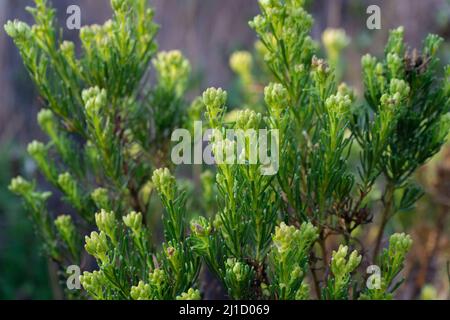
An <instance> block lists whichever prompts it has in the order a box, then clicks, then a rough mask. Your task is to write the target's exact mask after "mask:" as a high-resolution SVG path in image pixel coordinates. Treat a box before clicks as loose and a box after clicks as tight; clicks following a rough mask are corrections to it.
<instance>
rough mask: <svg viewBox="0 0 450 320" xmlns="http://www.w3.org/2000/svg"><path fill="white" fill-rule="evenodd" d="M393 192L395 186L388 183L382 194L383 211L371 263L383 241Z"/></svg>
mask: <svg viewBox="0 0 450 320" xmlns="http://www.w3.org/2000/svg"><path fill="white" fill-rule="evenodd" d="M394 192H395V185H394V184H393V183H390V182H388V185H387V187H386V191H385V194H384V200H385V202H384V210H383V212H382V217H381V224H380V229H379V230H378V235H377V238H376V240H375V249H374V250H373V256H372V261H375V260H376V258H377V256H378V253H379V251H380V247H381V240H382V239H383V234H384V229H385V228H386V225H387V223H388V221H389V218H390V217H391V214H392V209H393V202H394Z"/></svg>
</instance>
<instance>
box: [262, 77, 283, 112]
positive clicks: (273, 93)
mask: <svg viewBox="0 0 450 320" xmlns="http://www.w3.org/2000/svg"><path fill="white" fill-rule="evenodd" d="M264 100H265V101H266V104H267V105H268V107H269V110H270V112H271V113H272V114H273V116H275V117H276V118H279V117H280V116H281V115H282V113H283V112H284V111H285V110H286V109H287V108H288V107H289V95H288V91H287V90H286V88H285V87H283V85H281V84H279V83H271V84H269V85H268V86H267V87H266V88H265V89H264Z"/></svg>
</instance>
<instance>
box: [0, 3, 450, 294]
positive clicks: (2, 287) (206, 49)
mask: <svg viewBox="0 0 450 320" xmlns="http://www.w3.org/2000/svg"><path fill="white" fill-rule="evenodd" d="M52 2H53V5H54V6H55V7H56V8H57V9H58V17H59V21H60V22H62V24H63V25H65V19H66V17H67V15H66V9H67V7H68V6H69V5H71V4H77V5H79V6H80V8H81V13H82V24H83V25H85V24H92V23H102V22H104V21H105V20H106V19H108V18H109V17H110V14H111V11H110V6H109V0H95V1H94V0H53V1H52ZM150 2H151V4H152V6H153V7H154V8H155V11H156V21H157V22H158V23H159V24H160V26H161V30H160V32H159V36H158V43H159V47H160V49H162V50H169V49H180V50H181V51H182V52H183V53H184V54H185V55H186V56H187V57H188V58H189V60H190V61H191V63H192V67H193V71H194V75H193V77H192V85H191V88H192V89H191V92H190V95H191V96H192V97H194V96H195V95H197V94H199V93H200V92H201V91H202V90H203V89H205V88H206V87H209V86H221V87H224V88H227V89H228V90H230V91H231V96H232V97H233V88H235V87H236V86H235V82H236V81H237V80H236V76H235V75H234V74H233V73H232V71H231V69H230V67H229V57H230V55H231V54H232V53H233V52H234V51H236V50H250V51H251V50H252V49H253V45H254V42H255V40H256V37H255V34H254V32H253V31H252V30H251V29H250V28H249V27H248V23H247V22H248V21H249V20H250V19H251V18H252V17H253V16H255V15H256V14H257V13H258V5H257V1H256V0H226V1H223V0H151V1H150ZM309 2H310V4H309V11H310V12H312V14H313V16H314V18H315V21H316V23H315V27H314V30H313V37H314V38H316V39H318V40H320V36H321V34H322V32H323V30H324V29H326V28H328V27H339V28H343V29H345V31H346V32H347V34H348V35H349V36H350V37H351V39H352V42H351V45H350V46H349V47H348V48H347V49H346V51H345V57H344V60H343V63H345V67H344V68H343V69H345V70H346V72H345V74H344V79H345V81H346V82H347V83H349V84H351V85H353V86H355V87H356V88H357V89H361V76H360V73H361V72H360V59H361V56H362V55H363V54H364V53H367V52H369V53H372V54H375V55H379V54H381V53H382V52H383V49H384V44H385V41H386V38H387V33H388V31H389V29H391V28H394V27H397V26H399V25H403V26H404V27H405V34H406V40H407V42H408V43H409V45H410V47H411V48H415V47H420V44H421V41H422V39H423V38H424V37H425V36H426V34H427V33H430V32H432V33H437V34H439V35H441V36H442V37H443V38H444V39H445V40H446V41H445V45H444V48H443V50H442V53H441V55H442V60H443V62H445V63H448V62H450V44H449V41H448V40H449V38H450V0H426V1H425V0H382V1H381V0H367V1H366V0H310V1H309ZM371 4H376V5H379V6H380V8H381V14H382V16H381V18H382V29H381V30H374V31H371V30H368V29H367V28H366V19H367V17H368V15H367V14H366V8H367V7H368V6H369V5H371ZM28 5H32V1H31V0H0V25H1V26H3V25H4V24H5V23H6V21H8V20H9V19H15V18H19V19H21V20H24V21H27V22H29V23H31V22H32V21H31V17H30V15H29V14H28V13H26V11H25V10H24V8H25V7H26V6H28ZM77 36H78V32H77V31H69V30H65V37H67V38H69V39H71V40H76V38H77ZM232 101H233V100H232ZM235 101H236V103H237V101H239V99H235ZM39 108H40V102H39V100H38V97H37V94H36V91H35V90H34V87H33V85H32V83H31V81H30V79H29V78H28V75H27V73H26V70H25V68H24V67H23V65H22V63H21V59H20V57H19V54H18V51H17V50H16V48H15V47H14V44H13V43H12V41H11V40H10V39H9V38H7V36H6V34H5V32H4V30H3V27H2V28H1V29H0V299H51V298H58V297H59V294H60V293H59V290H58V284H57V283H56V281H57V280H56V277H55V276H54V274H55V272H54V270H52V267H51V264H48V263H47V261H46V259H45V258H44V257H43V256H42V255H41V254H40V248H39V244H38V243H36V239H35V237H34V234H33V228H32V225H31V224H30V222H29V220H28V219H27V215H26V213H25V212H24V210H23V209H22V207H21V203H20V201H19V200H18V199H17V198H16V197H14V196H13V195H12V194H10V193H9V191H8V189H7V186H8V184H9V181H10V179H11V178H12V177H14V176H16V175H18V174H19V173H20V174H24V173H25V174H26V175H28V176H29V177H35V178H36V179H38V180H39V179H40V178H39V176H37V174H36V173H35V167H34V165H33V163H32V162H31V160H30V159H28V158H27V156H26V153H25V149H26V145H27V144H28V142H30V141H31V140H33V139H44V136H43V134H42V133H41V132H40V131H39V129H38V127H37V124H36V114H37V111H38V110H39ZM416 179H417V181H418V182H419V183H420V184H422V186H423V187H424V189H425V190H426V196H425V197H424V198H423V199H422V200H421V201H420V202H419V204H418V206H417V208H416V209H415V212H405V213H401V214H399V215H398V216H397V217H396V219H394V221H393V223H392V224H391V226H390V228H392V229H395V230H396V231H407V232H409V233H411V234H412V235H413V237H414V240H415V241H414V248H413V252H412V254H411V255H410V260H409V261H408V265H407V268H406V271H405V272H406V276H407V283H406V285H405V286H404V287H403V288H402V290H401V292H400V293H399V298H403V299H408V298H423V299H426V298H443V299H448V298H449V281H450V279H448V277H449V276H448V274H449V270H448V269H449V265H448V261H449V260H450V244H449V238H450V229H449V220H450V217H449V208H450V148H449V146H447V147H446V148H444V150H443V151H442V152H441V153H440V154H439V155H437V156H436V157H435V158H434V159H433V160H432V161H431V162H430V163H429V164H428V165H426V166H425V167H424V168H422V169H421V170H420V171H419V172H418V174H417V176H416ZM51 206H52V210H51V211H54V212H56V213H59V211H62V210H64V207H63V205H62V204H60V203H52V204H51Z"/></svg>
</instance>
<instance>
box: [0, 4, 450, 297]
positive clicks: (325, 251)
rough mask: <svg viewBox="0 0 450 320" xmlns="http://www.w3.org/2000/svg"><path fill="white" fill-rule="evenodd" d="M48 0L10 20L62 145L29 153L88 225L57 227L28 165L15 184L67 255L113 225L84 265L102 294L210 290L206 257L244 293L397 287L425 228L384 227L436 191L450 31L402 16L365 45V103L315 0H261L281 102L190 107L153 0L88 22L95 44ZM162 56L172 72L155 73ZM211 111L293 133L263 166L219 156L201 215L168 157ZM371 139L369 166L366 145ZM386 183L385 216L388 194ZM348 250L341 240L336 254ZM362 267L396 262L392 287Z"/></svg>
mask: <svg viewBox="0 0 450 320" xmlns="http://www.w3.org/2000/svg"><path fill="white" fill-rule="evenodd" d="M35 2H36V8H33V9H30V11H31V12H32V13H33V15H34V17H35V20H36V24H35V25H34V26H33V27H29V26H28V25H26V24H25V23H23V22H17V21H16V22H9V23H8V24H7V25H6V27H5V28H6V31H7V32H8V34H9V35H10V36H11V37H12V38H13V39H14V41H15V43H16V45H17V46H18V48H19V50H20V53H21V55H22V58H23V60H24V63H25V65H26V67H27V68H28V70H29V71H30V74H31V76H32V79H33V80H34V82H35V83H36V85H37V87H38V89H39V92H40V94H41V96H42V97H43V99H44V100H45V103H46V108H45V109H44V110H43V111H41V113H40V114H39V116H38V121H39V124H40V125H41V127H42V129H43V131H44V132H45V133H47V134H48V136H49V138H50V141H49V142H48V143H46V144H44V143H40V142H33V143H32V144H30V146H29V148H28V149H29V150H28V151H29V153H30V154H31V156H32V157H33V158H34V159H35V161H36V163H37V164H38V166H39V167H40V169H41V171H42V173H43V174H44V176H45V177H46V178H47V180H48V181H49V182H51V183H52V184H53V185H54V186H55V187H57V188H59V189H60V190H61V192H62V193H63V194H64V200H66V201H67V202H68V203H70V204H71V205H72V207H73V208H74V209H75V210H76V212H77V213H78V217H79V218H80V219H79V220H77V224H78V225H76V226H75V225H74V223H73V221H72V219H71V218H69V217H68V216H64V217H60V218H58V219H57V220H56V224H54V223H53V222H52V221H51V219H50V215H49V214H48V212H47V209H46V201H47V199H48V198H49V197H50V196H51V194H50V193H48V192H43V193H42V192H39V191H36V187H35V184H34V183H30V182H27V181H25V180H24V179H22V178H20V177H19V178H16V179H14V180H13V181H12V183H11V187H10V188H11V190H12V191H13V192H15V193H17V194H19V195H21V196H22V197H23V198H24V200H25V203H26V204H27V206H28V207H29V209H30V213H31V216H32V218H33V221H34V223H35V225H36V226H37V228H38V230H39V231H40V235H41V237H42V241H43V243H44V245H45V248H46V251H47V253H48V254H49V256H50V257H51V258H52V259H54V260H55V261H57V262H58V263H59V265H60V266H61V268H62V269H64V268H65V267H66V266H67V265H70V264H73V263H79V262H80V261H81V257H82V256H83V250H82V248H81V240H80V239H81V235H83V233H82V230H84V229H86V228H89V226H91V228H92V226H93V225H94V223H95V225H96V226H97V228H98V232H97V231H94V232H92V233H91V234H90V236H86V238H85V246H84V249H85V251H86V252H87V253H88V254H90V255H92V256H94V257H95V259H96V260H97V263H98V268H99V269H98V270H97V271H94V272H92V273H91V272H85V273H84V274H83V275H82V276H81V282H82V285H83V287H84V289H85V291H86V292H87V293H88V294H89V296H90V297H92V298H96V299H175V298H176V299H198V298H200V292H199V291H198V289H197V288H199V282H200V281H201V280H202V279H199V271H200V268H201V265H202V262H204V263H205V265H206V266H207V267H208V268H209V270H210V271H212V273H214V274H215V275H216V276H217V278H218V279H219V280H220V282H221V283H222V285H223V286H224V288H225V289H226V291H227V293H228V295H229V296H230V297H231V298H233V299H264V298H271V299H311V298H321V299H352V298H356V299H358V298H361V299H389V298H392V297H393V294H394V291H395V290H396V289H397V288H398V286H399V285H400V283H401V280H399V279H398V277H397V276H398V274H399V273H400V271H401V270H402V268H403V264H404V261H405V258H406V254H407V251H408V250H409V248H410V246H411V239H410V237H409V236H407V235H405V234H394V235H392V236H391V238H390V244H389V247H388V248H387V249H384V250H383V252H382V254H381V255H380V256H379V255H378V252H379V250H380V248H381V242H382V237H383V232H384V228H385V226H386V224H387V222H388V221H389V219H390V218H391V217H392V216H393V215H394V214H395V213H396V212H398V211H400V210H404V209H405V208H409V207H411V206H412V205H414V203H415V202H416V200H417V199H418V198H419V197H420V196H421V191H420V190H419V189H418V188H417V187H416V186H415V185H413V184H412V183H411V182H410V180H409V178H410V177H411V174H412V173H413V172H414V171H415V170H416V169H417V168H418V167H419V166H421V165H422V164H423V163H425V162H426V161H427V159H429V158H430V157H431V156H433V155H434V154H435V153H436V152H437V151H439V149H440V147H441V145H442V144H443V143H444V140H445V137H446V136H447V133H448V129H449V127H448V118H446V115H447V113H448V111H449V107H450V103H449V91H450V83H449V77H450V68H448V67H447V68H446V69H445V79H441V78H439V73H440V70H439V63H438V59H437V58H436V51H437V49H438V47H439V44H440V43H441V42H442V40H441V39H440V38H438V37H437V36H433V35H432V36H429V37H427V39H426V40H425V43H424V47H423V49H422V52H421V53H419V52H418V51H412V52H409V51H408V50H406V48H405V45H404V42H403V29H401V28H399V29H397V30H393V31H392V32H391V34H390V38H389V41H388V44H387V46H386V50H385V57H384V58H383V59H382V60H377V59H376V58H374V57H371V56H369V55H367V56H364V57H363V59H362V65H363V73H364V84H365V92H364V96H365V102H364V103H361V104H360V103H358V102H357V101H356V95H355V93H354V92H353V90H352V89H350V88H349V87H348V86H346V85H344V84H341V85H338V84H337V82H336V80H335V71H334V68H333V67H330V66H329V65H328V64H327V62H326V61H325V60H323V59H319V58H318V57H317V56H316V55H317V52H318V44H317V43H316V42H315V41H313V40H312V39H311V37H310V36H309V34H310V30H311V28H312V25H313V19H312V17H311V16H310V15H309V14H308V13H307V12H306V11H305V10H304V9H303V1H301V0H286V1H281V0H264V1H260V2H259V4H260V9H261V14H260V15H258V16H257V17H256V18H255V19H254V20H253V21H252V22H250V26H251V27H252V28H253V29H254V30H255V31H256V33H257V34H258V37H259V40H260V45H259V50H260V52H263V53H264V54H263V56H264V61H265V66H266V70H267V71H268V73H269V75H268V77H269V78H270V79H271V81H272V83H270V84H269V85H268V86H267V87H266V88H265V90H264V101H265V108H261V110H263V109H265V111H264V112H262V113H257V112H256V111H251V110H241V111H238V112H236V113H235V114H234V115H233V117H231V118H233V119H232V121H231V120H230V117H229V114H227V108H226V104H227V93H226V92H225V91H223V90H222V89H215V88H210V89H208V90H207V91H205V93H204V94H203V99H196V100H195V101H194V102H193V103H192V104H191V107H187V106H186V102H185V99H184V98H183V96H184V93H185V90H186V84H187V80H188V77H189V70H190V67H189V63H188V62H187V61H186V60H185V59H184V58H183V57H182V56H181V54H180V53H179V52H176V51H174V52H168V53H167V52H165V53H159V54H157V55H156V57H154V56H155V54H156V44H155V42H154V36H155V33H156V30H157V27H156V26H155V25H154V24H153V22H152V18H153V11H152V10H151V9H146V6H145V2H146V1H144V0H121V1H120V0H112V7H113V11H114V14H113V19H112V20H110V21H108V22H106V23H105V24H104V25H103V26H91V27H84V28H83V29H82V30H81V33H80V38H81V43H82V54H81V55H80V56H79V58H77V57H76V54H75V48H74V44H72V43H70V42H65V41H62V39H61V32H59V31H58V30H57V29H56V27H55V21H54V11H53V9H51V8H50V7H49V6H48V5H47V2H46V1H45V0H36V1H35ZM152 58H153V60H152ZM249 59H251V57H249V56H247V55H244V54H241V55H240V56H237V57H236V56H235V57H234V59H232V66H233V69H234V70H236V71H237V72H238V73H240V75H241V76H242V77H243V78H244V80H245V81H244V82H246V83H247V84H248V83H249V82H251V81H253V79H254V78H253V77H251V76H250V73H249V71H248V70H249V63H250V62H249V61H250V60H249ZM150 61H152V64H153V67H154V68H153V69H151V71H154V72H155V78H156V81H155V83H151V82H150V83H149V82H146V81H144V80H145V79H146V77H145V75H146V74H147V70H148V64H149V62H150ZM202 113H203V114H204V118H205V119H206V120H207V122H208V123H209V127H210V128H213V129H216V130H217V131H219V132H225V130H226V129H230V128H232V129H241V130H245V129H254V130H257V129H276V130H279V138H278V139H277V140H275V142H273V143H274V144H276V145H277V146H278V147H279V150H280V154H279V162H278V163H276V165H277V166H279V168H278V171H277V173H276V175H272V176H270V175H264V174H262V170H263V169H265V168H266V166H265V164H264V163H261V162H259V163H256V164H253V163H251V161H250V159H249V155H248V154H247V153H242V154H240V155H239V159H240V160H242V161H243V162H244V163H245V164H231V163H230V164H228V163H223V164H222V163H221V164H218V165H217V166H216V168H217V174H216V177H215V187H214V188H213V187H212V186H211V181H213V178H212V176H211V173H206V174H204V175H203V176H202V182H203V184H204V186H205V187H206V188H204V189H205V195H204V200H205V201H204V203H205V206H204V207H205V208H206V209H207V210H213V211H214V212H208V214H207V215H206V217H199V218H195V219H193V220H191V221H189V216H190V214H188V213H189V212H190V211H192V210H194V209H193V208H192V207H191V206H188V204H187V195H186V192H187V190H186V188H185V187H182V186H181V185H179V183H177V181H176V179H175V178H174V176H173V175H172V174H171V173H170V171H169V169H168V168H170V169H175V168H174V167H173V165H172V164H171V162H170V158H169V154H170V134H171V132H173V130H174V129H176V128H180V127H186V128H189V129H191V128H192V122H193V121H194V120H198V119H199V118H200V116H201V114H202ZM250 138H251V137H248V136H247V137H245V139H244V145H245V146H249V145H250V144H251V140H250ZM356 146H357V147H358V148H359V150H360V157H359V161H358V164H357V170H356V172H355V170H354V168H352V165H351V161H350V159H349V156H350V153H351V152H352V150H353V151H354V150H355V148H356ZM235 148H236V141H234V140H228V139H220V138H219V137H218V136H214V137H213V138H212V150H213V153H214V155H215V156H216V157H218V156H219V155H220V154H222V153H223V152H224V151H235ZM379 181H384V182H385V183H384V188H383V196H382V199H381V200H382V201H381V203H382V208H383V209H382V210H381V212H379V213H378V212H377V207H376V206H375V202H376V201H377V200H376V199H374V197H373V193H372V190H373V188H374V186H375V184H376V183H377V182H379ZM154 191H156V192H157V193H158V195H159V197H160V200H161V203H162V205H163V207H164V214H163V216H162V220H163V231H164V232H163V233H164V243H162V244H159V243H158V241H155V237H152V236H151V235H152V234H153V233H156V232H157V227H156V226H155V224H153V223H152V222H151V221H150V219H149V218H148V217H149V214H150V213H151V211H152V210H151V208H152V207H151V202H152V201H153V200H152V197H151V194H152V193H153V192H154ZM214 198H216V201H215V203H214V201H213V200H214ZM213 203H214V204H213ZM95 212H97V213H95ZM374 214H376V215H380V217H381V225H380V227H379V232H378V236H377V239H376V240H375V244H374V249H373V250H370V252H371V253H372V258H371V257H368V253H369V252H367V251H365V250H363V248H362V247H361V240H360V239H358V236H360V235H361V229H362V227H363V226H364V225H366V224H368V223H370V222H371V221H372V216H373V215H374ZM188 225H190V231H188ZM331 247H333V248H337V251H332V253H331V254H330V251H331V250H330V249H331ZM358 247H359V250H357V249H358ZM350 248H351V249H350ZM350 251H351V253H350ZM363 256H364V257H363ZM362 261H364V263H363V262H362ZM362 264H364V265H368V264H378V265H379V267H380V270H381V279H380V286H378V287H376V288H374V287H373V286H371V287H366V284H365V281H364V277H365V273H364V271H365V270H363V269H362V268H361V269H360V271H361V272H357V270H358V268H359V267H360V265H362Z"/></svg>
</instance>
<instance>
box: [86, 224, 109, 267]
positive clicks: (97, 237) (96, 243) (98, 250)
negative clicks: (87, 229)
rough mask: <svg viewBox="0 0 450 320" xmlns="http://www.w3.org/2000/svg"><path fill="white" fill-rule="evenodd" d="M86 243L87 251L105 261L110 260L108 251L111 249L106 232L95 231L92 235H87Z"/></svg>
mask: <svg viewBox="0 0 450 320" xmlns="http://www.w3.org/2000/svg"><path fill="white" fill-rule="evenodd" d="M85 241H86V245H85V246H84V248H85V249H86V251H87V253H89V254H90V255H92V256H94V257H96V258H98V259H100V260H101V261H102V262H103V263H107V262H108V257H107V252H108V250H109V246H108V239H107V238H106V234H105V233H104V232H100V233H97V232H95V231H93V232H92V233H91V235H90V236H86V237H85Z"/></svg>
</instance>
